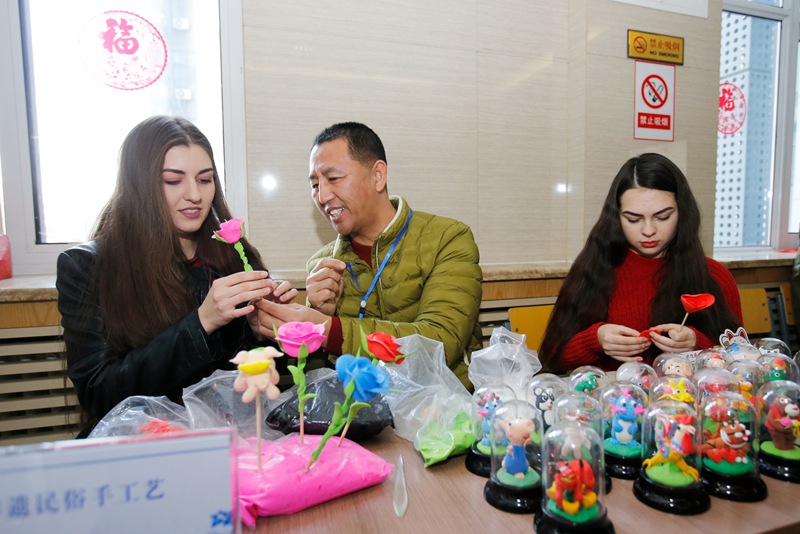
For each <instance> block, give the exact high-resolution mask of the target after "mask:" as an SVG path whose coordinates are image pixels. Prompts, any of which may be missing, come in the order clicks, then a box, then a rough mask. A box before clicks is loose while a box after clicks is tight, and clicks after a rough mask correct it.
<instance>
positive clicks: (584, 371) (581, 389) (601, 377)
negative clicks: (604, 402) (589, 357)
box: [568, 365, 610, 400]
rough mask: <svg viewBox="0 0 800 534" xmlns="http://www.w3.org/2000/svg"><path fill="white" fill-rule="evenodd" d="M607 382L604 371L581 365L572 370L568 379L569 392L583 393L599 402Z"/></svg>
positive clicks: (592, 366)
mask: <svg viewBox="0 0 800 534" xmlns="http://www.w3.org/2000/svg"><path fill="white" fill-rule="evenodd" d="M609 382H610V381H609V379H608V376H607V375H606V373H605V371H603V370H602V369H600V368H599V367H595V366H594V365H582V366H580V367H578V368H576V369H573V371H572V372H571V373H570V374H569V379H568V385H569V390H570V391H575V392H577V393H585V394H587V395H589V396H590V397H594V398H595V399H597V400H600V397H601V396H602V395H603V389H605V387H606V386H607V385H608V384H609Z"/></svg>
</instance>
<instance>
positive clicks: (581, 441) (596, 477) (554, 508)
mask: <svg viewBox="0 0 800 534" xmlns="http://www.w3.org/2000/svg"><path fill="white" fill-rule="evenodd" d="M603 473H604V467H603V446H602V442H601V438H600V435H599V434H598V433H597V432H595V431H594V429H592V428H591V427H589V426H587V425H583V424H579V423H575V422H570V421H562V422H559V423H556V424H555V425H554V426H552V427H551V428H550V430H548V431H547V432H546V433H545V435H544V438H543V442H542V487H543V488H544V492H543V493H542V504H541V513H539V514H537V515H536V517H535V519H534V526H535V527H536V532H537V533H539V534H542V533H545V534H555V533H563V532H576V533H577V532H586V533H595V532H597V533H606V532H607V533H611V532H614V526H613V524H612V523H611V521H610V520H609V519H608V514H607V511H606V507H605V491H604V484H603V481H602V479H603Z"/></svg>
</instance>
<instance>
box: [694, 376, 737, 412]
mask: <svg viewBox="0 0 800 534" xmlns="http://www.w3.org/2000/svg"><path fill="white" fill-rule="evenodd" d="M694 383H695V385H696V386H697V399H696V401H697V405H698V406H699V405H700V404H701V403H702V402H703V399H705V398H706V397H707V396H708V395H710V394H711V393H719V392H720V391H731V392H733V393H739V392H740V389H739V381H738V380H737V379H736V376H734V374H733V373H732V372H730V371H729V370H727V369H718V368H716V367H707V368H706V369H703V370H702V371H698V373H697V374H696V375H694Z"/></svg>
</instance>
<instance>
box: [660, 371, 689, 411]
mask: <svg viewBox="0 0 800 534" xmlns="http://www.w3.org/2000/svg"><path fill="white" fill-rule="evenodd" d="M657 400H674V401H680V402H685V403H686V404H689V405H690V406H691V407H692V408H694V407H695V406H696V404H697V386H695V385H694V382H692V381H691V380H690V379H688V378H684V377H682V376H662V377H660V378H659V379H658V380H656V382H655V384H653V387H652V388H650V402H651V403H652V402H654V401H657Z"/></svg>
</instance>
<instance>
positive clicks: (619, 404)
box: [609, 393, 644, 447]
mask: <svg viewBox="0 0 800 534" xmlns="http://www.w3.org/2000/svg"><path fill="white" fill-rule="evenodd" d="M609 406H610V407H611V411H612V412H613V413H614V416H613V417H612V418H611V438H610V439H609V441H610V442H611V444H612V445H617V446H627V447H638V446H639V442H638V441H637V440H636V437H637V436H638V435H639V424H638V423H637V419H638V418H639V416H640V415H642V414H643V413H644V406H642V402H641V401H640V400H639V399H637V398H635V397H633V396H631V394H630V393H623V394H622V395H620V396H619V397H616V398H612V399H610V405H609Z"/></svg>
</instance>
